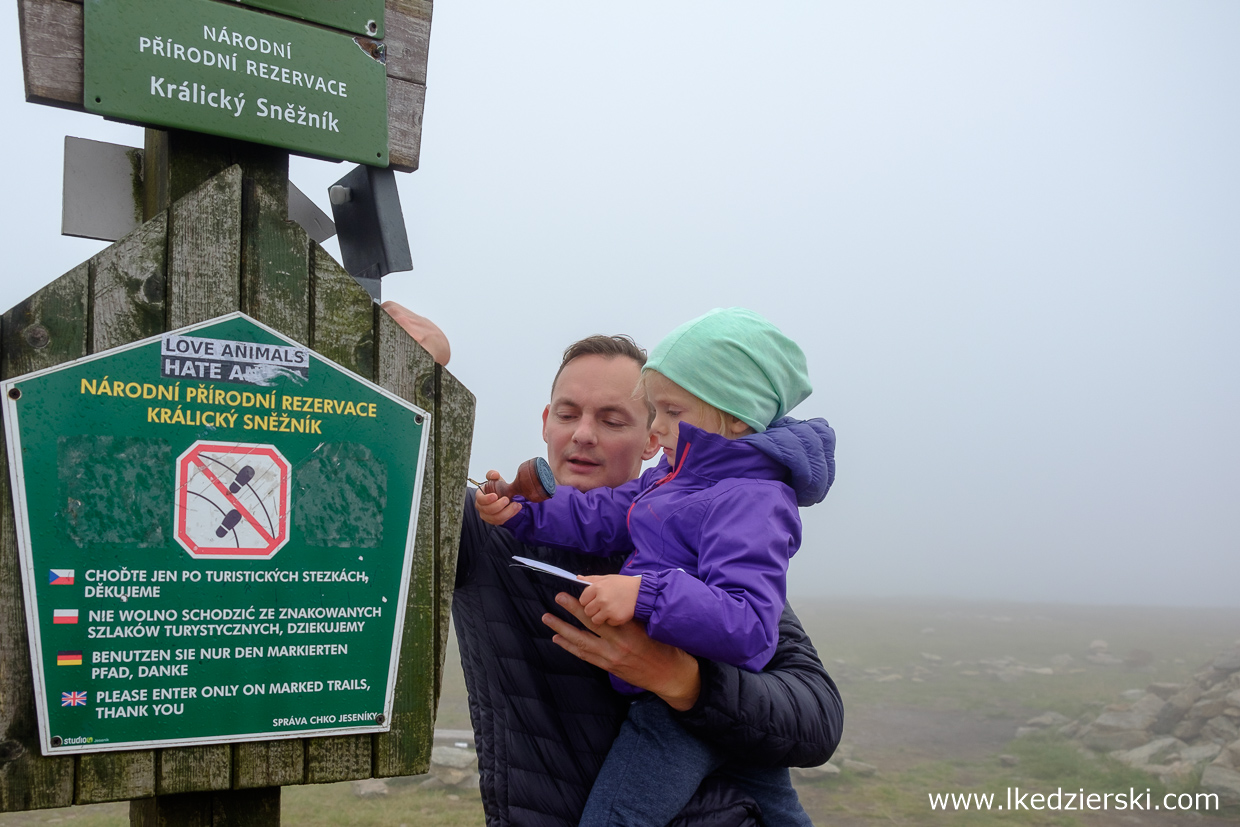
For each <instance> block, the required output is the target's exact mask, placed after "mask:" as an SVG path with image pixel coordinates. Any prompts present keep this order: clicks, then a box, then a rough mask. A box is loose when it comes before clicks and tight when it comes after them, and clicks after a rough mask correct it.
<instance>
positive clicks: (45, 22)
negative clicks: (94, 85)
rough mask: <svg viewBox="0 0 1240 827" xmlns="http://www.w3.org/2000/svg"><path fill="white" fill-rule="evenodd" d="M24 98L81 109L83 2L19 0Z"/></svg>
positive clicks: (82, 85) (18, 15)
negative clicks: (24, 84) (24, 83)
mask: <svg viewBox="0 0 1240 827" xmlns="http://www.w3.org/2000/svg"><path fill="white" fill-rule="evenodd" d="M17 20H18V26H19V28H20V30H21V41H22V75H23V77H24V78H25V81H26V100H28V101H30V102H31V103H42V104H45V105H47V106H58V107H62V108H65V109H76V110H78V111H82V109H83V107H82V90H83V88H84V82H83V77H84V75H83V71H82V54H83V45H82V43H83V36H82V33H83V29H82V4H81V3H70V2H68V1H67V0H18V4H17Z"/></svg>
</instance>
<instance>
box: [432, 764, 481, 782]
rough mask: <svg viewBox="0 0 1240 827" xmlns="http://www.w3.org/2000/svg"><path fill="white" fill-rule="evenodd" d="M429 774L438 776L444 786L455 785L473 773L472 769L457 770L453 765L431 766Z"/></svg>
mask: <svg viewBox="0 0 1240 827" xmlns="http://www.w3.org/2000/svg"><path fill="white" fill-rule="evenodd" d="M431 775H433V776H435V777H436V778H438V779H439V780H440V781H442V782H443V783H444V786H446V787H455V786H456V785H457V784H460V783H461V782H462V781H466V780H468V779H469V777H470V776H471V775H474V771H473V770H458V769H456V768H455V767H434V766H433V767H431Z"/></svg>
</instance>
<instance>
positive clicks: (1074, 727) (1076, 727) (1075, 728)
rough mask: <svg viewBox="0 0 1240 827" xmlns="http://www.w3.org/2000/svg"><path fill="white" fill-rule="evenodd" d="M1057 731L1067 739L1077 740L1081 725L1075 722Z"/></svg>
mask: <svg viewBox="0 0 1240 827" xmlns="http://www.w3.org/2000/svg"><path fill="white" fill-rule="evenodd" d="M1055 731H1056V732H1058V733H1059V734H1060V735H1062V736H1063V737H1065V738H1075V737H1076V736H1077V735H1079V734H1080V732H1081V724H1078V723H1077V722H1076V721H1073V722H1072V723H1069V724H1064V725H1063V726H1061V727H1060V728H1059V729H1057V730H1055Z"/></svg>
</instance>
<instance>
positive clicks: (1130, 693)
mask: <svg viewBox="0 0 1240 827" xmlns="http://www.w3.org/2000/svg"><path fill="white" fill-rule="evenodd" d="M1119 696H1120V697H1121V698H1123V699H1124V700H1125V701H1139V700H1141V699H1142V698H1144V697H1145V690H1144V689H1125V690H1124V691H1123V692H1121V693H1119Z"/></svg>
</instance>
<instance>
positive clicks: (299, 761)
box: [232, 738, 306, 790]
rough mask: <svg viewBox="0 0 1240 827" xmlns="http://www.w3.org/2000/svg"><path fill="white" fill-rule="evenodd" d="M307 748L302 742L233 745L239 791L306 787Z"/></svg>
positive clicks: (297, 740)
mask: <svg viewBox="0 0 1240 827" xmlns="http://www.w3.org/2000/svg"><path fill="white" fill-rule="evenodd" d="M305 779H306V747H305V744H304V742H303V741H302V740H301V739H300V738H295V739H292V740H288V741H254V742H252V743H246V744H234V745H233V780H232V786H233V789H235V790H245V789H250V788H254V787H283V786H289V785H292V784H302V783H305Z"/></svg>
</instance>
